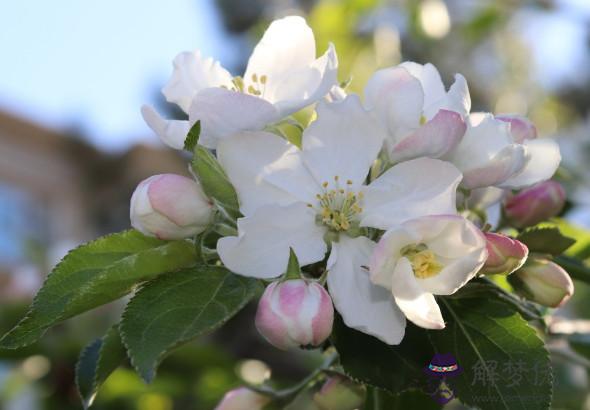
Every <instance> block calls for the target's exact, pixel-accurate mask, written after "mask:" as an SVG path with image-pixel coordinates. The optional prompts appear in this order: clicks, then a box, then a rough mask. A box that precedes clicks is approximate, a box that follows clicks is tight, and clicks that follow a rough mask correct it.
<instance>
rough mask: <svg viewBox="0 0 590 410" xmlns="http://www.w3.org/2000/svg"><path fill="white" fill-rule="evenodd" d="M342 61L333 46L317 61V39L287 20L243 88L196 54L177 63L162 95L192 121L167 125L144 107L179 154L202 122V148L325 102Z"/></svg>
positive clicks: (278, 24) (253, 63) (257, 55)
mask: <svg viewBox="0 0 590 410" xmlns="http://www.w3.org/2000/svg"><path fill="white" fill-rule="evenodd" d="M337 68H338V59H337V57H336V51H335V50H334V46H333V45H332V44H330V46H329V47H328V50H327V51H326V52H325V54H324V55H322V56H321V57H319V58H317V59H316V49H315V39H314V36H313V32H312V31H311V28H309V26H308V25H307V24H306V22H305V20H304V19H303V18H301V17H297V16H289V17H285V18H282V19H280V20H276V21H274V22H272V23H271V25H270V26H269V28H268V29H267V30H266V32H265V33H264V36H263V37H262V39H261V40H260V42H259V43H258V45H257V46H256V48H255V49H254V52H253V53H252V55H251V56H250V60H249V61H248V67H247V69H246V73H245V74H244V78H243V83H240V82H239V81H236V80H235V79H234V78H232V76H231V74H230V73H229V72H228V71H227V70H226V69H224V68H223V67H221V65H220V64H219V62H217V61H214V60H213V59H212V58H203V57H202V56H201V54H200V53H199V52H198V51H197V52H194V53H189V52H185V53H181V54H179V55H178V56H177V57H176V58H175V59H174V72H173V74H172V77H171V78H170V80H169V82H168V84H167V85H166V86H165V87H164V88H163V90H162V92H163V94H164V96H165V97H166V99H167V100H168V101H169V102H172V103H175V104H177V105H178V106H179V107H180V108H182V110H183V111H184V112H186V113H187V114H188V116H189V120H188V121H178V120H166V119H164V118H162V117H161V116H160V115H159V114H158V113H157V112H156V111H155V110H154V109H153V108H152V107H151V106H143V107H142V114H143V117H144V119H145V121H146V122H147V123H148V125H149V126H150V127H151V128H152V129H153V130H154V132H155V133H156V134H158V136H160V138H161V139H162V141H164V143H166V144H168V145H170V146H171V147H173V148H176V149H181V148H182V147H183V144H184V140H185V138H186V134H187V133H188V130H189V129H190V126H191V125H192V124H194V123H195V122H196V121H197V120H200V121H201V137H200V139H199V143H200V144H202V145H204V146H206V147H208V148H215V147H216V146H217V140H218V139H220V138H225V137H228V136H230V135H232V134H234V133H235V132H238V131H244V130H254V131H256V130H261V129H263V128H264V127H265V126H266V125H268V124H270V123H273V122H276V121H278V120H280V119H282V118H284V117H286V116H288V115H290V114H292V113H294V112H296V111H299V110H300V109H302V108H304V107H305V106H307V105H310V104H312V103H314V102H316V101H318V100H319V99H321V98H322V97H324V96H325V95H326V94H327V93H328V92H329V91H330V89H331V88H332V87H333V86H334V85H336V83H337V78H336V75H337Z"/></svg>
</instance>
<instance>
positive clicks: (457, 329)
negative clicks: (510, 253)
mask: <svg viewBox="0 0 590 410" xmlns="http://www.w3.org/2000/svg"><path fill="white" fill-rule="evenodd" d="M440 300H441V303H440V306H441V308H442V311H443V316H444V318H445V320H446V328H445V329H444V330H432V331H429V332H428V335H429V337H430V340H431V342H432V344H433V346H434V348H435V349H436V351H437V352H439V353H451V354H452V355H453V356H454V358H455V359H456V360H457V364H458V365H459V366H461V367H462V368H463V373H462V374H460V375H458V376H456V377H452V378H450V377H447V378H446V379H447V383H448V384H449V385H451V387H452V388H453V390H454V393H455V395H456V396H457V397H458V398H459V399H460V400H461V401H462V402H463V403H464V404H466V405H468V406H476V407H478V408H481V409H483V410H487V409H493V410H500V409H510V410H515V409H519V410H527V409H530V410H543V409H548V408H549V406H550V403H551V393H552V382H553V375H552V372H551V365H550V362H549V354H548V352H547V350H546V349H545V346H544V343H543V341H542V340H541V339H539V337H538V336H537V334H536V332H535V329H533V328H532V327H530V326H529V325H528V324H527V323H526V321H525V320H524V319H522V318H521V317H520V315H519V314H518V313H516V312H515V311H514V310H513V309H512V308H511V307H510V306H508V305H506V304H505V303H502V302H499V301H496V300H493V299H484V298H482V299H478V300H475V299H470V300H466V299H463V300H452V299H440Z"/></svg>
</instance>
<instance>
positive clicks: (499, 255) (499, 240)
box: [481, 232, 529, 275]
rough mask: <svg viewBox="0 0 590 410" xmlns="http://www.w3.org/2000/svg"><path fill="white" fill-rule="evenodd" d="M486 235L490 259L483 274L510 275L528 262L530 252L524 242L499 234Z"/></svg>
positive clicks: (487, 260)
mask: <svg viewBox="0 0 590 410" xmlns="http://www.w3.org/2000/svg"><path fill="white" fill-rule="evenodd" d="M484 235H485V237H486V242H487V249H488V258H487V259H486V263H485V265H484V266H483V269H482V270H481V273H484V274H504V275H509V274H510V273H512V272H514V271H515V270H517V269H519V268H520V267H521V266H522V265H523V264H524V263H525V262H526V259H527V257H528V254H529V250H528V248H527V247H526V245H525V244H523V243H522V242H520V241H518V240H516V239H512V238H509V237H508V236H506V235H502V234H499V233H493V232H486V233H484Z"/></svg>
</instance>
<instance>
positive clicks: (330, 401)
mask: <svg viewBox="0 0 590 410" xmlns="http://www.w3.org/2000/svg"><path fill="white" fill-rule="evenodd" d="M365 393H366V391H365V388H364V387H363V386H362V385H360V384H357V383H355V382H353V381H352V380H350V379H349V378H347V377H344V376H332V377H330V378H328V380H326V382H325V383H324V385H323V386H322V388H321V389H320V391H318V392H317V393H316V394H314V396H313V402H314V403H315V404H316V406H318V407H319V408H320V409H321V410H354V409H358V408H360V407H361V406H362V404H363V402H364V401H365Z"/></svg>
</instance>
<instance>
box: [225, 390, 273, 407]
mask: <svg viewBox="0 0 590 410" xmlns="http://www.w3.org/2000/svg"><path fill="white" fill-rule="evenodd" d="M270 401H271V399H270V398H269V397H267V396H264V395H262V394H260V393H256V392H255V391H254V390H251V389H249V388H247V387H239V388H237V389H234V390H230V391H228V392H227V393H225V396H223V399H222V400H221V402H219V404H218V405H217V407H215V410H262V409H263V408H264V406H266V405H267V404H268V403H270Z"/></svg>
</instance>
